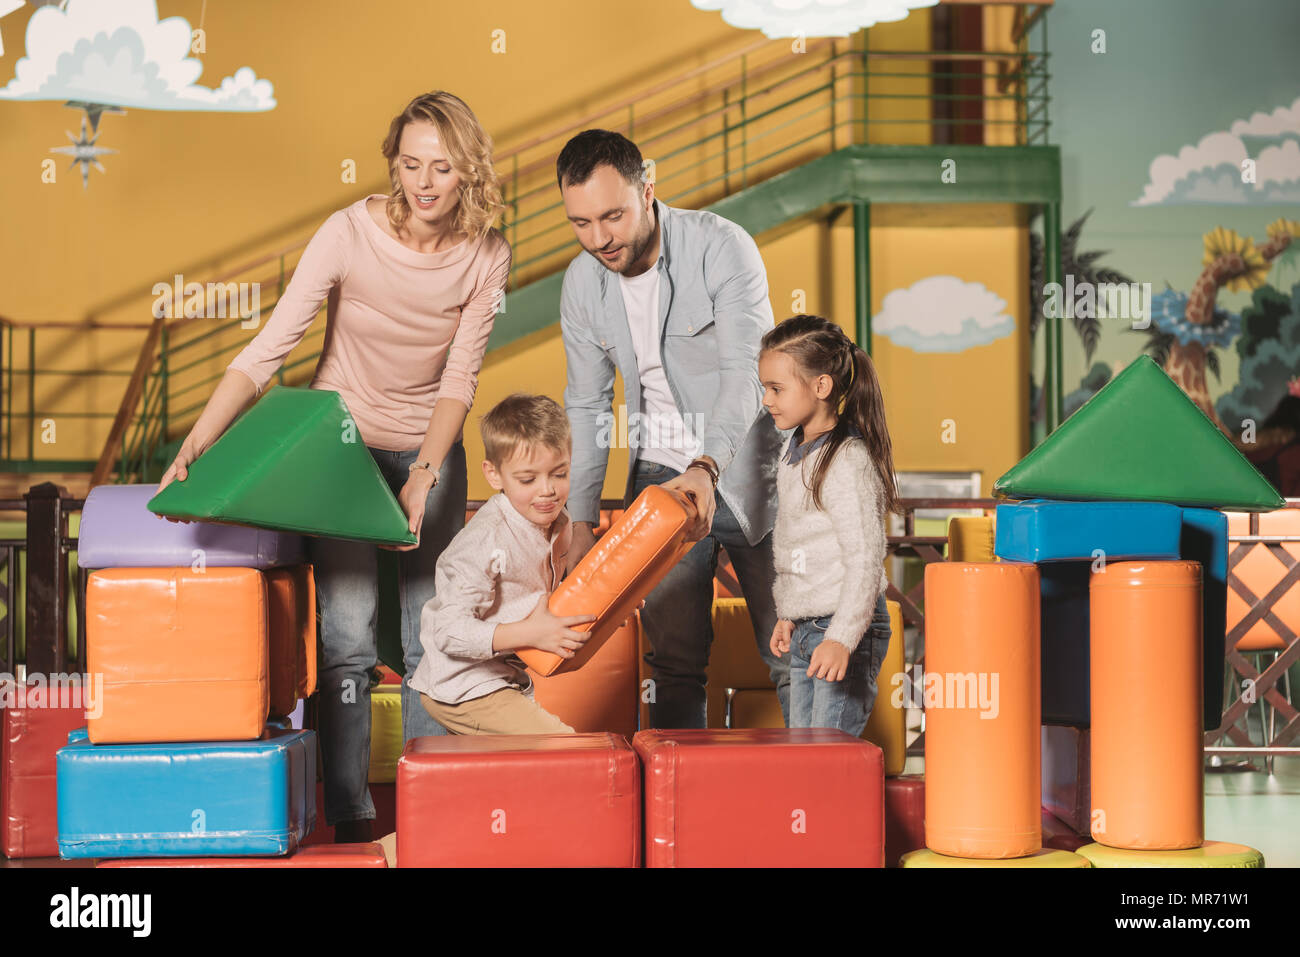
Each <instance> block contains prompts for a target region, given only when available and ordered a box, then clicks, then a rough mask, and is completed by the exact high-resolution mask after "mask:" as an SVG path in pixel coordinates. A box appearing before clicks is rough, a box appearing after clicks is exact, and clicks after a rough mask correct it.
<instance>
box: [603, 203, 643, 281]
mask: <svg viewBox="0 0 1300 957" xmlns="http://www.w3.org/2000/svg"><path fill="white" fill-rule="evenodd" d="M647 218H648V219H649V220H650V228H649V229H647V230H646V232H645V236H644V237H643V238H642V239H640V240H639V241H638V242H637V243H636V244H635V245H631V244H629V245H628V247H627V248H628V250H629V251H630V252H631V255H630V256H629V257H628V260H627V263H626V264H625V265H624V266H623V268H622V269H618V270H615V269H614V268H613V267H612V266H610V264H609V262H608V260H606V259H605V257H604V256H602V255H601V254H600V251H599V250H596V249H590V250H588V252H590V253H591V254H592V255H593V256H595V257H596V258H597V259H599V260H600V263H601V265H603V266H604V267H605V268H606V269H608V270H609V271H610V272H617V273H618V274H619V275H620V276H621V275H623V274H624V273H625V272H626V271H627V270H628V269H630V268H631V267H632V264H633V263H635V262H638V261H639V260H640V259H641V257H642V256H643V255H645V251H646V250H647V249H648V248H649V247H650V243H651V242H653V241H654V236H655V229H654V219H653V217H647Z"/></svg>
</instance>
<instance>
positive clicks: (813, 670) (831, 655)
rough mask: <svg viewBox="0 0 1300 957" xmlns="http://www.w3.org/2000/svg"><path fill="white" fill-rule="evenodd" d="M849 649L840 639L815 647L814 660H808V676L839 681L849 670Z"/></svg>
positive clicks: (823, 642) (824, 642)
mask: <svg viewBox="0 0 1300 957" xmlns="http://www.w3.org/2000/svg"><path fill="white" fill-rule="evenodd" d="M851 654H853V652H851V651H849V649H848V648H846V647H845V646H844V645H841V644H840V643H839V642H838V641H826V640H824V639H823V641H822V643H821V644H820V645H818V646H817V647H816V648H814V649H813V653H812V660H811V661H809V662H808V677H809V678H822V679H825V680H826V681H839V680H840V679H841V678H843V677H844V675H845V673H846V672H847V671H848V670H849V656H850V655H851Z"/></svg>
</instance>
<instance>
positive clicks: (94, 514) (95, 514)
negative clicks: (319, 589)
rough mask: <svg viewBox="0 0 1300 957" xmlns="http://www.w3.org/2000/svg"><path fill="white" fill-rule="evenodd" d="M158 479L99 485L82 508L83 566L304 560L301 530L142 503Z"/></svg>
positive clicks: (253, 563) (79, 557)
mask: <svg viewBox="0 0 1300 957" xmlns="http://www.w3.org/2000/svg"><path fill="white" fill-rule="evenodd" d="M157 492H158V486H157V485H98V486H96V487H95V488H93V489H91V491H90V495H89V497H87V499H86V504H85V506H84V507H83V508H82V512H81V533H80V535H79V537H78V542H77V564H78V565H79V566H81V567H82V568H145V567H153V566H158V567H175V566H178V565H192V564H194V562H195V560H196V559H198V558H199V557H200V555H201V556H202V560H203V562H204V563H205V564H206V565H210V566H212V567H214V568H230V567H234V568H270V567H272V566H274V565H293V564H296V563H298V562H301V561H302V560H303V545H302V536H300V535H293V534H289V533H286V532H275V531H271V530H269V529H265V528H247V527H245V526H242V525H218V524H216V523H213V522H172V521H169V520H167V519H165V518H163V517H162V516H159V515H155V514H154V513H153V512H151V511H149V510H148V508H146V507H145V506H146V504H147V503H148V502H149V500H150V499H151V498H153V497H154V495H155V494H157Z"/></svg>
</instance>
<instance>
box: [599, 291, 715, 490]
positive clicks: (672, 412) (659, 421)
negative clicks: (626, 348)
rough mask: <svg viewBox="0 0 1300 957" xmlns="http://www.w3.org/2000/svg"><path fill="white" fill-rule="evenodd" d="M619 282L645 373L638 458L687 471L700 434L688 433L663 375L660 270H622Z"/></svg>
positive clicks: (639, 367)
mask: <svg viewBox="0 0 1300 957" xmlns="http://www.w3.org/2000/svg"><path fill="white" fill-rule="evenodd" d="M618 284H619V286H620V287H621V288H622V290H623V306H624V308H625V309H626V310H627V322H628V326H629V328H630V329H631V331H632V349H633V351H634V352H635V353H636V366H637V371H638V372H639V373H640V374H641V407H642V411H641V422H640V425H639V428H638V429H637V435H638V438H639V442H640V453H639V457H640V458H643V459H647V460H649V461H651V462H658V463H659V464H660V465H667V466H669V467H671V468H675V469H677V470H678V471H679V472H684V471H685V470H686V466H688V465H690V464H691V460H692V459H694V458H695V456H696V455H698V454H699V451H700V438H701V436H696V435H691V434H688V432H687V430H686V424H685V422H684V421H683V420H682V415H681V413H680V412H678V411H677V403H676V402H674V401H673V394H672V392H671V390H669V388H668V379H667V377H666V376H665V375H664V367H663V358H662V353H661V350H660V347H659V270H658V268H651V269H647V270H646V271H645V272H643V273H642V274H641V275H639V276H634V277H632V278H631V279H629V278H628V277H627V276H624V275H621V274H620V275H619V277H618ZM628 430H629V431H631V425H630V424H629V427H628Z"/></svg>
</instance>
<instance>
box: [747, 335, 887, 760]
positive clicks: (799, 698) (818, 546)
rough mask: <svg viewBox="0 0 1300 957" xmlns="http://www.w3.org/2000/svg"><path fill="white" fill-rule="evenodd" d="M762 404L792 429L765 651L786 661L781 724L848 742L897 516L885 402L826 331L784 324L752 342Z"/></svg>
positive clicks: (865, 687) (881, 652)
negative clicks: (772, 621) (835, 732)
mask: <svg viewBox="0 0 1300 957" xmlns="http://www.w3.org/2000/svg"><path fill="white" fill-rule="evenodd" d="M758 374H759V379H760V380H761V381H762V384H763V390H764V391H763V405H764V406H765V407H766V408H767V410H768V412H769V413H771V415H772V420H773V422H774V423H775V425H776V427H777V428H778V429H794V434H793V435H792V436H791V438H790V444H789V447H788V448H787V450H786V452H785V454H784V455H783V456H782V458H781V462H780V464H779V466H778V471H777V516H776V528H775V529H774V531H773V535H772V544H773V552H774V556H775V562H776V584H775V597H776V613H777V616H778V618H779V619H780V620H779V621H778V622H777V624H776V628H775V629H774V630H773V632H772V638H771V646H772V652H773V654H775V655H777V656H778V657H779V656H780V655H783V654H785V653H787V652H789V654H790V727H792V728H839V729H841V730H842V731H846V732H848V733H849V734H851V735H853V736H854V737H857V736H859V735H861V734H862V729H863V728H865V727H866V724H867V717H868V715H870V714H871V706H872V705H873V704H874V703H875V700H876V676H877V675H878V674H879V673H880V665H881V662H883V661H884V658H885V651H886V650H887V649H888V647H889V634H890V628H889V613H888V612H887V611H886V609H885V587H886V584H887V580H886V578H885V529H884V516H885V513H886V512H897V511H899V507H898V498H897V494H896V489H895V484H894V462H893V453H892V450H891V448H890V441H889V431H888V429H887V428H886V426H885V407H884V401H883V400H882V399H881V396H880V384H879V382H878V381H877V380H876V371H875V368H874V367H873V366H872V364H871V359H870V358H868V356H867V354H866V353H865V352H863V351H862V350H861V349H859V348H858V347H857V346H856V345H854V343H853V342H852V340H850V339H849V337H848V336H846V335H845V334H844V332H843V331H842V330H841V329H840V327H839V326H837V325H835V323H833V322H830V321H829V320H827V319H823V318H821V317H820V316H794V317H793V318H790V319H787V320H785V321H784V322H782V323H779V324H778V325H777V326H776V328H774V329H773V330H772V331H771V332H769V333H767V335H765V336H763V345H762V349H761V351H760V352H759V357H758Z"/></svg>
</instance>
